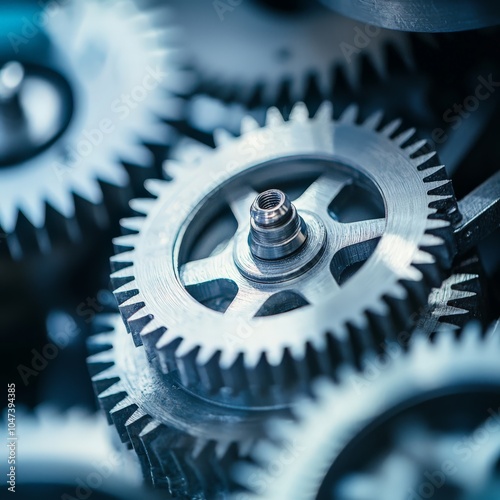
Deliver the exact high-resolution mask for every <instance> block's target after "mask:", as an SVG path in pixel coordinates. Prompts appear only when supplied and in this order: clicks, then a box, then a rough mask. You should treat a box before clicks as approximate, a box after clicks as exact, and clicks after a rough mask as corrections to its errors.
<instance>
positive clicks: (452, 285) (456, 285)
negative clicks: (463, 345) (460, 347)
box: [416, 255, 485, 335]
mask: <svg viewBox="0 0 500 500" xmlns="http://www.w3.org/2000/svg"><path fill="white" fill-rule="evenodd" d="M482 276H484V270H483V269H482V266H481V263H480V261H479V257H478V256H477V255H472V256H469V257H466V258H462V259H461V260H460V262H459V263H458V264H457V265H455V266H454V267H453V270H452V273H451V275H450V277H449V278H446V279H445V280H444V281H443V283H442V284H441V286H440V287H439V288H434V289H433V290H432V292H431V293H430V295H429V298H428V300H427V306H426V309H425V310H424V311H423V313H422V314H421V315H420V317H419V319H418V320H417V323H416V330H420V331H424V332H426V333H428V334H429V335H431V334H433V333H435V332H437V331H439V330H441V329H443V328H444V329H450V328H453V329H459V328H461V327H463V326H465V324H466V323H468V322H469V321H472V320H474V319H477V320H481V319H482V318H483V317H484V316H485V311H484V310H483V309H484V306H483V303H482V301H481V297H482V296H483V292H484V291H483V290H482V286H481V277H482Z"/></svg>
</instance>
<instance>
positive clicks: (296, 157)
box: [112, 103, 456, 393]
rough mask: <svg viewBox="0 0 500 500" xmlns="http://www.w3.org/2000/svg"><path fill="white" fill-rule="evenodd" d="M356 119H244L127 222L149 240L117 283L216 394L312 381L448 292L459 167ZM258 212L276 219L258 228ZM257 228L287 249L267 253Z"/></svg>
mask: <svg viewBox="0 0 500 500" xmlns="http://www.w3.org/2000/svg"><path fill="white" fill-rule="evenodd" d="M356 113H357V111H356V109H355V108H353V107H351V108H349V109H348V110H346V111H345V112H344V113H343V115H342V116H341V118H340V119H339V120H338V121H334V120H333V119H332V109H331V106H330V105H329V104H325V105H324V106H322V107H321V108H320V110H319V111H318V113H317V114H316V116H315V117H314V118H309V117H308V112H307V109H306V107H305V105H303V104H302V103H300V104H298V105H296V106H295V107H294V109H293V110H292V113H291V119H290V121H287V122H285V121H284V120H283V119H282V116H281V114H280V113H279V112H278V111H277V110H276V109H274V108H273V109H271V110H269V112H268V115H267V125H266V126H265V127H263V128H259V127H258V125H257V124H256V122H255V121H254V120H253V119H248V120H245V121H244V122H243V126H242V131H243V135H242V136H241V137H239V138H233V137H232V136H231V137H230V136H228V135H226V134H223V133H222V132H219V133H218V134H216V141H217V142H218V144H219V146H218V147H217V148H216V149H215V150H213V151H212V150H210V151H208V152H207V151H206V152H205V153H204V154H203V155H202V156H201V158H200V159H199V161H197V162H196V161H194V160H193V161H191V162H187V163H186V164H182V163H175V162H170V163H168V164H167V174H168V175H170V176H171V177H172V178H173V180H172V181H171V182H169V181H151V182H148V183H147V185H146V187H147V189H148V190H149V191H150V192H151V193H153V194H154V195H155V196H157V199H156V200H151V199H146V200H137V201H135V202H133V203H132V208H134V210H136V211H138V212H139V213H142V214H145V215H146V216H145V217H144V216H141V217H135V218H131V219H129V220H124V221H123V227H124V228H125V230H126V231H127V232H128V233H134V232H136V234H127V235H126V236H123V237H120V238H117V239H116V241H115V246H116V248H117V251H118V252H123V253H121V254H118V255H117V256H115V257H114V258H112V266H113V269H114V271H115V272H114V273H113V275H112V282H113V286H114V288H115V295H116V297H117V300H118V303H119V304H120V311H121V313H122V315H123V317H124V319H125V320H126V323H127V325H128V329H129V330H130V331H131V332H132V334H133V336H134V339H135V342H136V344H138V345H139V344H141V343H142V342H144V344H145V346H146V349H147V350H148V352H149V354H150V356H152V357H154V356H155V355H156V353H157V354H158V358H159V362H160V365H161V368H162V370H163V371H164V372H165V373H168V372H170V371H172V370H179V372H180V374H181V377H182V381H183V383H184V384H185V385H186V386H189V385H192V384H195V385H196V384H199V383H201V384H203V385H204V386H205V387H206V388H207V389H208V390H210V391H213V390H217V389H219V388H220V387H223V386H227V387H231V388H232V389H233V390H236V391H238V390H240V389H252V390H253V389H255V390H257V391H258V392H259V393H262V392H266V391H268V389H269V387H270V386H272V385H273V384H276V385H279V386H281V387H286V386H288V385H295V384H296V383H305V384H306V385H307V382H308V381H309V380H310V378H311V377H314V376H316V375H317V374H318V373H330V374H331V373H332V372H334V370H335V368H336V367H337V366H338V361H339V359H343V360H351V361H352V360H353V356H354V357H355V358H356V357H358V356H359V353H360V352H363V351H364V350H366V349H368V350H370V349H372V348H374V346H375V344H376V343H377V340H378V339H383V338H387V337H391V336H392V335H393V332H395V331H397V330H396V329H397V328H399V327H400V323H401V322H404V323H407V320H408V317H409V316H410V314H411V311H414V310H416V309H418V304H423V303H425V302H426V300H427V294H428V292H429V291H430V286H432V284H434V286H437V285H438V284H440V283H441V276H440V272H439V270H440V269H441V268H442V267H443V266H445V267H446V266H449V263H450V258H451V255H450V254H451V253H452V252H453V249H452V247H453V244H452V242H451V239H450V238H451V227H450V223H449V221H448V220H447V219H448V217H452V214H455V213H456V203H455V200H454V196H453V193H452V189H451V184H450V182H449V181H448V180H447V179H446V174H445V169H444V167H442V166H439V163H438V162H437V161H436V156H435V153H433V152H431V153H423V152H422V148H423V147H424V143H425V141H416V142H414V141H413V140H412V137H413V136H414V130H403V131H401V129H400V122H399V121H394V122H391V123H389V124H387V125H385V126H382V125H380V120H381V115H380V114H376V115H374V116H371V117H369V118H368V119H367V120H366V121H365V122H364V123H363V124H358V123H356ZM189 153H190V154H191V153H192V151H191V150H190V151H189ZM197 154H198V153H197ZM269 188H282V189H281V190H277V189H272V190H269ZM256 190H257V191H264V192H263V193H261V194H260V195H258V192H257V191H256ZM266 190H267V191H266ZM283 191H284V192H285V193H286V192H288V194H289V196H287V195H286V194H285V193H283ZM301 193H302V194H301ZM290 199H292V201H293V204H292V205H294V206H292V207H290V203H289V202H290ZM355 199H358V200H361V202H360V203H358V202H355V201H353V200H355ZM287 200H288V201H287ZM252 203H253V204H254V208H255V207H256V211H255V210H254V212H255V213H257V214H264V216H265V217H267V216H266V214H267V215H269V218H268V219H267V222H266V221H264V222H262V221H261V220H260V218H259V217H260V216H255V213H253V215H252V223H251V224H250V214H249V208H250V206H251V205H252ZM266 207H267V208H266ZM286 207H288V208H286ZM232 214H234V216H233V215H232ZM217 215H221V217H216V216H217ZM227 217H229V219H228V218H227ZM265 217H264V218H265ZM236 226H237V228H236ZM250 227H251V231H250V235H251V236H250V237H251V239H252V238H253V240H254V241H256V239H257V240H259V245H260V244H261V245H263V246H266V245H267V246H271V247H275V250H276V255H274V256H272V257H271V258H267V257H265V258H261V257H256V256H255V255H254V253H253V252H254V249H253V247H252V245H249V244H248V239H249V229H250ZM217 228H219V229H222V233H218V232H217V231H215V230H216V229H217ZM298 228H301V229H300V230H299V229H298ZM233 229H234V230H233ZM212 230H213V231H212ZM234 231H236V232H234ZM214 234H215V235H216V236H217V237H216V238H215V240H214V238H213V235H214ZM304 234H305V236H304ZM297 238H303V240H304V238H305V243H303V244H302V246H300V241H299V240H297ZM303 240H302V241H303ZM326 240H328V244H326ZM297 243H299V246H300V248H299V249H298V250H296V251H293V248H291V247H292V246H293V247H294V248H296V244H297ZM285 244H286V245H285ZM294 245H295V246H294ZM365 261H366V262H365ZM364 262H365V263H364ZM429 285H430V286H429ZM360 289H362V290H363V291H364V293H363V294H362V295H360V293H359V290H360ZM292 309H297V310H293V311H292ZM333 311H334V313H333Z"/></svg>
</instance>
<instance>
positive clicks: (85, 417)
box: [2, 405, 157, 500]
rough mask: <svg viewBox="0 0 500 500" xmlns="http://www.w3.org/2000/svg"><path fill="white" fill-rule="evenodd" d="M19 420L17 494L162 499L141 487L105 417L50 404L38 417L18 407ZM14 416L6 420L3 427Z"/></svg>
mask: <svg viewBox="0 0 500 500" xmlns="http://www.w3.org/2000/svg"><path fill="white" fill-rule="evenodd" d="M15 416H16V419H15V422H16V427H15V431H14V432H15V433H16V437H17V438H18V440H17V441H16V464H15V467H16V469H17V474H16V483H17V484H16V493H18V494H20V495H21V497H22V498H26V499H28V498H30V499H31V498H33V499H35V498H37V499H38V498H71V496H72V495H73V496H75V497H78V496H80V495H81V496H82V497H83V495H90V494H92V498H96V499H98V500H118V499H120V500H132V499H137V498H144V499H151V500H153V499H157V496H156V495H153V496H149V495H150V494H149V492H148V491H147V490H145V489H144V488H143V487H141V477H140V470H139V468H138V466H137V463H136V461H135V460H134V457H133V455H131V454H130V453H129V455H127V454H125V453H122V452H120V451H119V449H118V448H117V447H115V446H114V445H113V444H112V443H111V440H110V433H109V428H108V425H107V424H106V420H105V418H104V417H103V416H101V415H95V414H90V413H88V412H86V411H84V410H81V409H79V408H72V409H71V410H68V411H67V412H64V413H63V412H60V411H59V410H57V409H56V408H55V407H51V406H47V405H42V406H39V407H37V408H36V409H35V412H34V413H28V412H27V411H25V410H23V409H21V408H16V412H15ZM9 417H10V418H9ZM9 417H7V413H5V414H4V416H3V419H2V420H3V422H2V423H3V428H4V429H7V423H8V422H9V421H10V422H12V420H11V418H12V414H9ZM9 429H11V427H9ZM9 442H11V441H9ZM116 444H117V445H118V444H119V443H116ZM123 451H125V450H123Z"/></svg>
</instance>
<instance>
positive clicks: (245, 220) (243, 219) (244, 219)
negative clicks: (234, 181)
mask: <svg viewBox="0 0 500 500" xmlns="http://www.w3.org/2000/svg"><path fill="white" fill-rule="evenodd" d="M258 194H259V193H257V191H255V189H253V188H252V187H251V186H245V187H242V188H241V189H238V190H236V191H234V192H232V193H228V194H227V201H228V203H229V206H230V208H231V211H232V212H233V215H234V216H235V218H236V220H237V222H238V228H241V227H244V226H246V225H248V224H249V221H250V207H251V206H252V203H253V202H254V200H255V198H256V197H257V196H258Z"/></svg>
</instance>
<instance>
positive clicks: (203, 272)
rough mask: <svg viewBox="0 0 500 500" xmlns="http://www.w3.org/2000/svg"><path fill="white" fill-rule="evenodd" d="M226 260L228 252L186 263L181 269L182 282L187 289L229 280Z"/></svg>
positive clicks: (224, 251)
mask: <svg viewBox="0 0 500 500" xmlns="http://www.w3.org/2000/svg"><path fill="white" fill-rule="evenodd" d="M226 249H227V247H226ZM226 260H227V254H226V250H223V251H222V252H220V253H218V254H215V255H211V256H210V257H206V258H205V259H199V260H193V261H191V262H186V263H185V264H184V265H182V266H181V268H180V277H181V281H182V283H183V284H184V286H186V287H187V286H193V285H200V284H201V283H207V282H209V281H215V280H219V279H224V278H227V265H226Z"/></svg>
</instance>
